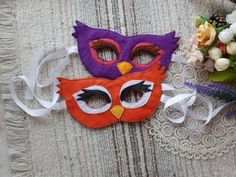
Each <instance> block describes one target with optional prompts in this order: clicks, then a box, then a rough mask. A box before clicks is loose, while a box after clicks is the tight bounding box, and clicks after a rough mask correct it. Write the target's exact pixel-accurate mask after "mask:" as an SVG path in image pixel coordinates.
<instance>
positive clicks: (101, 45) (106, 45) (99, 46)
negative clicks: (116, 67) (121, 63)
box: [89, 38, 120, 65]
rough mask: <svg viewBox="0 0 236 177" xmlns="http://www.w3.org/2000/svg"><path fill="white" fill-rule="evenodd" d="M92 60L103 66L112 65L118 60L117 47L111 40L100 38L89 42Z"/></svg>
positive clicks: (118, 51) (118, 50)
mask: <svg viewBox="0 0 236 177" xmlns="http://www.w3.org/2000/svg"><path fill="white" fill-rule="evenodd" d="M89 46H90V51H91V54H92V57H93V59H94V60H95V61H96V62H97V63H99V64H103V65H112V64H114V63H115V62H116V61H117V60H118V58H119V53H120V49H119V45H118V43H117V42H115V41H114V40H112V39H107V38H102V39H97V40H93V41H90V42H89Z"/></svg>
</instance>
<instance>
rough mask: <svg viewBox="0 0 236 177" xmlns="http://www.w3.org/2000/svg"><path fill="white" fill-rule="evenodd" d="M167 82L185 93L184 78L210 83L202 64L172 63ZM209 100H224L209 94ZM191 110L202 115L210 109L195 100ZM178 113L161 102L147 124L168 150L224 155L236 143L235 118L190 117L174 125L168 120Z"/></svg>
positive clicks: (205, 156) (190, 154)
mask: <svg viewBox="0 0 236 177" xmlns="http://www.w3.org/2000/svg"><path fill="white" fill-rule="evenodd" d="M165 81H166V82H167V83H168V84H171V85H172V86H173V87H175V88H177V89H179V90H182V91H185V92H186V91H187V89H186V87H185V86H184V82H185V81H189V82H195V83H196V82H198V83H204V82H207V72H206V71H205V70H204V69H203V68H201V67H200V66H199V67H197V68H195V67H193V66H190V65H182V64H179V63H172V64H171V65H170V67H169V71H168V72H167V78H166V80H165ZM209 99H210V100H211V101H212V103H213V105H214V106H215V107H216V106H219V104H220V103H221V102H220V101H219V100H215V99H213V98H210V97H209ZM228 109H233V107H228V108H226V109H225V111H227V110H228ZM192 110H194V112H195V113H196V114H198V115H199V116H203V115H207V109H206V107H205V106H204V104H203V103H201V102H200V101H197V102H195V104H194V107H193V108H192ZM179 116H180V113H178V112H176V110H173V109H172V110H171V109H167V110H164V109H163V105H160V106H159V108H158V109H157V111H156V114H155V116H154V118H151V119H150V120H149V121H148V122H147V123H146V127H147V128H148V130H149V133H150V134H151V135H153V136H154V139H155V140H156V141H157V142H158V144H159V145H160V146H161V147H163V148H165V149H166V150H167V151H170V152H172V153H174V154H179V155H180V156H182V157H187V158H190V159H192V158H194V159H209V158H214V157H216V156H221V155H222V154H223V153H226V152H228V151H229V150H230V149H232V148H233V147H234V145H235V143H236V119H235V118H233V117H232V118H228V117H226V116H225V115H223V114H222V113H221V114H219V115H217V116H216V117H215V118H214V119H213V120H211V122H210V123H209V124H207V125H205V123H204V122H202V121H197V120H194V119H191V118H190V117H188V118H187V119H186V120H185V121H184V123H182V124H174V123H172V122H170V121H169V120H168V119H167V118H168V117H171V118H174V117H179Z"/></svg>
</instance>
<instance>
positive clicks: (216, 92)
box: [184, 82, 236, 102]
mask: <svg viewBox="0 0 236 177" xmlns="http://www.w3.org/2000/svg"><path fill="white" fill-rule="evenodd" d="M184 84H185V86H187V87H189V88H191V89H194V90H196V91H197V92H199V93H203V94H207V95H209V96H212V97H217V98H219V99H222V100H224V101H225V102H231V101H235V100H236V91H234V90H232V89H230V88H229V87H227V86H226V85H224V84H220V83H210V84H208V85H200V84H194V83H189V82H185V83H184Z"/></svg>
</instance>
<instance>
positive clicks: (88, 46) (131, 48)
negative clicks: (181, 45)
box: [72, 21, 179, 79]
mask: <svg viewBox="0 0 236 177" xmlns="http://www.w3.org/2000/svg"><path fill="white" fill-rule="evenodd" d="M74 29H75V32H74V33H73V34H72V35H73V36H74V37H75V38H76V40H77V42H78V51H79V55H80V58H81V61H82V63H83V65H84V66H85V67H86V69H87V70H88V71H89V72H90V73H91V74H92V75H93V76H95V77H102V78H108V79H116V78H117V77H119V76H121V75H125V74H127V73H130V72H140V71H146V70H147V69H149V68H150V67H153V66H155V64H156V63H157V62H158V61H160V64H161V67H165V68H168V65H169V63H170V61H171V56H172V53H173V52H174V51H175V49H176V48H177V47H178V45H177V42H178V40H179V38H178V37H175V32H174V31H173V32H170V33H168V34H166V35H151V34H145V35H135V36H129V37H127V36H123V35H120V34H118V33H116V32H113V31H110V30H105V29H97V28H91V27H89V26H87V25H85V24H83V23H81V22H79V21H76V26H74ZM104 48H108V49H110V50H112V51H113V52H114V53H115V55H116V56H115V58H114V59H112V60H110V61H105V60H103V59H102V58H101V57H99V54H98V51H99V50H101V49H104ZM140 52H145V53H147V54H149V55H151V56H153V58H152V60H151V61H150V62H149V63H145V64H142V63H140V62H139V61H138V60H137V59H136V58H135V56H137V55H138V54H139V53H140Z"/></svg>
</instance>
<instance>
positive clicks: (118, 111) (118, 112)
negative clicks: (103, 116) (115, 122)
mask: <svg viewBox="0 0 236 177" xmlns="http://www.w3.org/2000/svg"><path fill="white" fill-rule="evenodd" d="M123 112H124V108H123V107H122V106H120V105H116V106H113V108H111V113H112V114H113V115H114V116H115V117H116V118H117V119H120V117H121V116H122V114H123Z"/></svg>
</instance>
